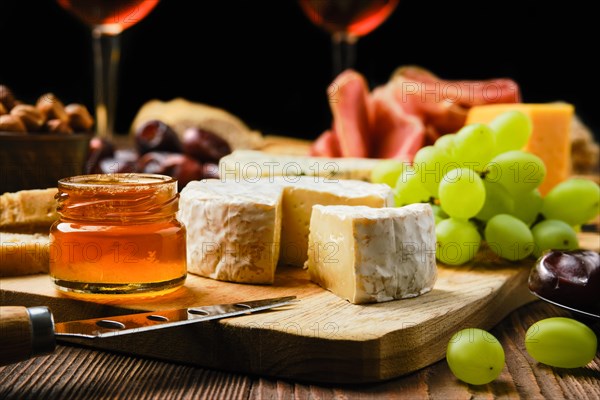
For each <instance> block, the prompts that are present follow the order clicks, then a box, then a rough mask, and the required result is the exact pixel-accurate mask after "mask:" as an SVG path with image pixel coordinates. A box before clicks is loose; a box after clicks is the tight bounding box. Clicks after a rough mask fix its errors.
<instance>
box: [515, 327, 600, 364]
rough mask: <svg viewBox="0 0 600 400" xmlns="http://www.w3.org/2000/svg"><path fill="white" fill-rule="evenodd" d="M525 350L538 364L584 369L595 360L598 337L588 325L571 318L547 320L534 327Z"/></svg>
mask: <svg viewBox="0 0 600 400" xmlns="http://www.w3.org/2000/svg"><path fill="white" fill-rule="evenodd" d="M525 348H526V349H527V352H528V353H529V355H530V356H531V357H533V358H534V359H535V360H536V361H537V362H540V363H542V364H546V365H550V366H552V367H558V368H579V367H584V366H586V365H587V364H589V363H590V361H592V360H593V359H594V356H595V355H596V349H597V348H598V338H597V337H596V334H594V331H592V330H591V329H590V328H589V327H588V326H586V325H584V324H582V323H581V322H579V321H575V320H574V319H571V318H563V317H553V318H546V319H543V320H541V321H538V322H536V323H535V324H533V325H531V326H530V327H529V329H528V330H527V334H526V335H525Z"/></svg>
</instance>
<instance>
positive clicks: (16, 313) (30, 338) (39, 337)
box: [0, 306, 56, 365]
mask: <svg viewBox="0 0 600 400" xmlns="http://www.w3.org/2000/svg"><path fill="white" fill-rule="evenodd" d="M55 347H56V340H55V337H54V319H53V318H52V313H51V312H50V310H48V307H30V308H25V307H16V306H4V307H0V365H7V364H12V363H15V362H18V361H23V360H26V359H28V358H31V357H35V356H39V355H42V354H47V353H51V352H52V351H54V348H55Z"/></svg>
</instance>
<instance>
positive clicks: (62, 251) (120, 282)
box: [50, 174, 186, 297]
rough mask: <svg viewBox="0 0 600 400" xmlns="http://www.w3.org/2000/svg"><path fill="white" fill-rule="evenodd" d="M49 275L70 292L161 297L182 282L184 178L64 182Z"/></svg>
mask: <svg viewBox="0 0 600 400" xmlns="http://www.w3.org/2000/svg"><path fill="white" fill-rule="evenodd" d="M58 189H59V191H58V194H57V199H58V213H59V215H60V219H59V220H58V221H57V222H56V223H54V225H53V226H52V228H51V230H50V240H51V247H50V248H51V252H50V276H51V278H52V279H53V281H54V283H55V285H56V287H57V288H58V289H59V290H61V291H63V292H65V293H67V294H71V295H110V297H114V296H115V295H125V297H131V296H140V295H142V296H144V297H145V296H155V295H161V294H165V293H168V292H171V291H173V290H175V289H177V288H178V287H179V286H181V285H183V283H184V281H185V277H186V247H185V227H184V226H183V224H182V223H180V222H179V221H178V220H177V218H176V213H177V209H178V204H179V194H178V193H177V181H175V180H174V179H173V178H171V177H168V176H163V175H152V174H106V175H83V176H76V177H72V178H67V179H62V180H60V181H59V183H58Z"/></svg>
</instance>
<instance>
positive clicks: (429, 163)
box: [413, 146, 458, 197]
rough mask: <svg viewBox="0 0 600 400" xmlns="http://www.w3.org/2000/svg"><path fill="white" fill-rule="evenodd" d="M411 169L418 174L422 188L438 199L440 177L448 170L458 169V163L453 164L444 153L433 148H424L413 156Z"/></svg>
mask: <svg viewBox="0 0 600 400" xmlns="http://www.w3.org/2000/svg"><path fill="white" fill-rule="evenodd" d="M413 167H414V168H416V170H417V171H418V172H419V175H420V176H421V180H422V183H423V186H425V189H427V190H428V191H429V194H430V195H431V196H433V197H438V187H439V185H440V182H441V181H442V177H443V176H444V175H445V173H446V172H448V170H449V169H453V168H458V163H453V162H452V160H451V159H450V156H448V154H447V153H446V152H445V151H443V150H440V149H438V148H436V147H434V146H426V147H423V148H421V149H420V150H419V151H417V154H415V158H414V160H413Z"/></svg>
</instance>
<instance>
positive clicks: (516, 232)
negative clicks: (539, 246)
mask: <svg viewBox="0 0 600 400" xmlns="http://www.w3.org/2000/svg"><path fill="white" fill-rule="evenodd" d="M484 236H485V240H486V241H487V243H488V246H489V247H490V249H491V250H492V251H493V252H494V253H496V254H497V255H498V256H500V257H502V258H505V259H507V260H511V261H516V260H522V259H524V258H525V257H527V256H529V255H530V254H531V253H532V252H533V246H534V245H533V235H532V233H531V231H530V230H529V227H528V226H527V225H525V223H524V222H523V221H521V220H520V219H518V218H516V217H513V216H512V215H508V214H498V215H495V216H493V217H492V218H491V219H490V220H489V221H488V222H487V224H486V226H485V231H484Z"/></svg>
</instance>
